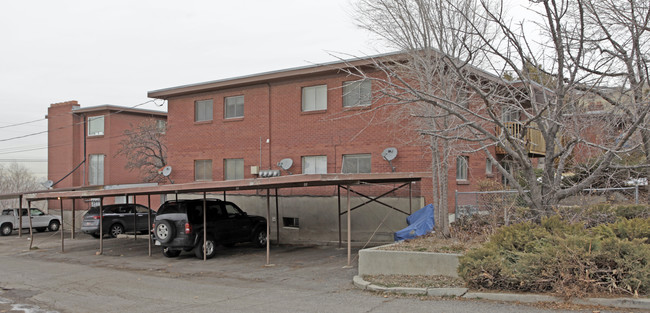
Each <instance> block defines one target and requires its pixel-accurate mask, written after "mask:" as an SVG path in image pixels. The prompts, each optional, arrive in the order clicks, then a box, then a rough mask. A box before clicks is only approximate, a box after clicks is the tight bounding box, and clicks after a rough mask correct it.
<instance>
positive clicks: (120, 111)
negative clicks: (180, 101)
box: [0, 99, 158, 142]
mask: <svg viewBox="0 0 650 313" xmlns="http://www.w3.org/2000/svg"><path fill="white" fill-rule="evenodd" d="M150 102H153V103H154V104H156V102H155V99H152V100H149V101H146V102H143V103H140V104H136V105H134V106H132V107H129V109H134V108H137V107H139V106H142V105H145V104H147V103H150ZM156 105H158V104H156ZM124 111H125V110H119V111H116V112H113V113H109V114H106V116H110V115H114V114H119V113H122V112H124ZM85 122H86V121H81V122H78V123H73V124H72V125H68V126H62V127H59V128H57V129H56V130H60V129H64V128H68V127H73V126H75V125H81V124H83V123H85ZM25 123H29V122H25ZM48 132H49V130H45V131H40V132H36V133H31V134H27V135H22V136H16V137H11V138H6V139H0V142H6V141H10V140H15V139H22V138H26V137H31V136H36V135H40V134H45V133H48Z"/></svg>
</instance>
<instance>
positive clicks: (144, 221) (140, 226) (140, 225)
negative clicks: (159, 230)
mask: <svg viewBox="0 0 650 313" xmlns="http://www.w3.org/2000/svg"><path fill="white" fill-rule="evenodd" d="M135 215H136V218H135V219H136V222H135V224H136V226H137V228H136V229H137V231H145V230H148V229H149V227H150V226H151V225H149V218H148V217H147V216H148V215H149V208H147V207H145V206H142V205H136V206H135ZM155 217H156V216H154V215H153V214H151V222H152V223H153V220H154V218H155Z"/></svg>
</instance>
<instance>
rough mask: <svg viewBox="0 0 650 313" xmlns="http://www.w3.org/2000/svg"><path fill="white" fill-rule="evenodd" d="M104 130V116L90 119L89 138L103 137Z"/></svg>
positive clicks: (90, 117)
mask: <svg viewBox="0 0 650 313" xmlns="http://www.w3.org/2000/svg"><path fill="white" fill-rule="evenodd" d="M104 128H105V127H104V115H98V116H89V117H88V136H102V135H104Z"/></svg>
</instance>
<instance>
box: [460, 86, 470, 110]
mask: <svg viewBox="0 0 650 313" xmlns="http://www.w3.org/2000/svg"><path fill="white" fill-rule="evenodd" d="M457 99H458V105H459V106H461V107H462V108H465V109H469V92H468V91H467V90H466V89H465V88H460V89H459V90H458V98H457Z"/></svg>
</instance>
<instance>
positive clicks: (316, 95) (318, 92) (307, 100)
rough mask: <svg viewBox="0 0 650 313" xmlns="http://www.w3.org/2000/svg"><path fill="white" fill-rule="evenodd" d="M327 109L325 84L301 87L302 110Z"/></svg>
mask: <svg viewBox="0 0 650 313" xmlns="http://www.w3.org/2000/svg"><path fill="white" fill-rule="evenodd" d="M324 110H327V85H318V86H309V87H302V111H303V112H310V111H324Z"/></svg>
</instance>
